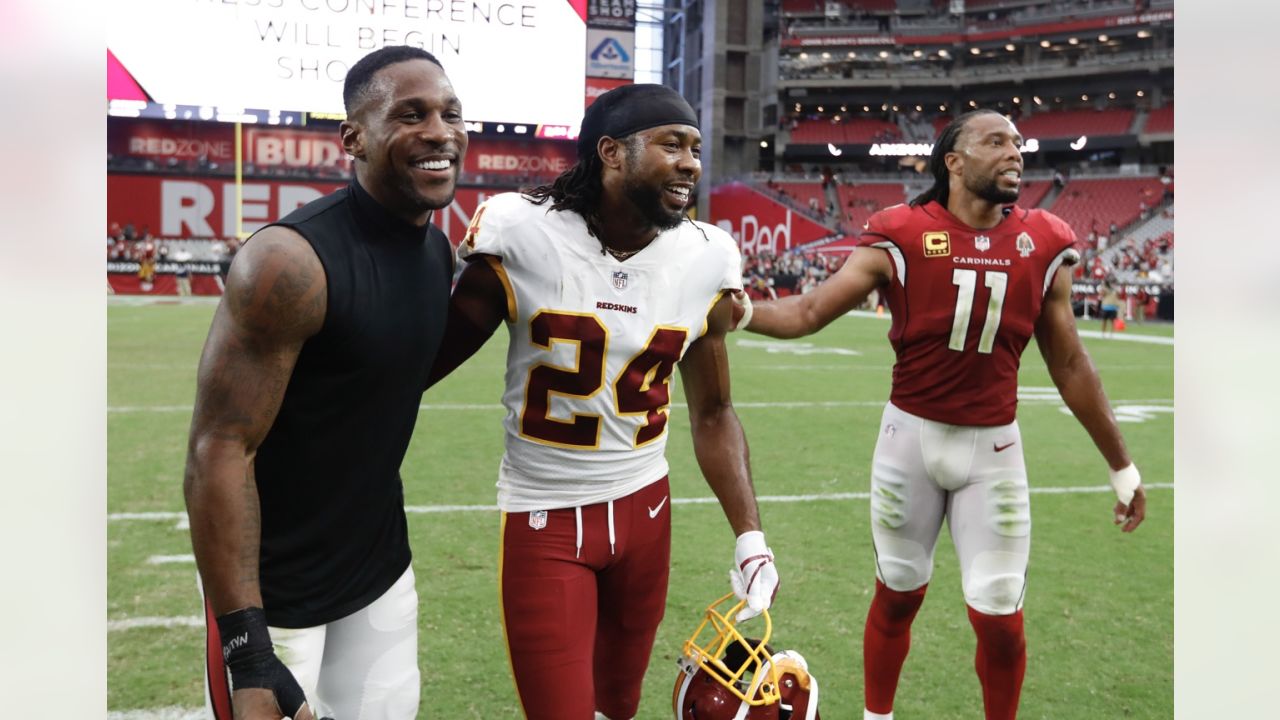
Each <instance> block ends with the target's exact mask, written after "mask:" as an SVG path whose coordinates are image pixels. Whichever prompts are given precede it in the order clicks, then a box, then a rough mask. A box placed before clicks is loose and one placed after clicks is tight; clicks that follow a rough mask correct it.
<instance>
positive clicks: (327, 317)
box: [184, 46, 467, 720]
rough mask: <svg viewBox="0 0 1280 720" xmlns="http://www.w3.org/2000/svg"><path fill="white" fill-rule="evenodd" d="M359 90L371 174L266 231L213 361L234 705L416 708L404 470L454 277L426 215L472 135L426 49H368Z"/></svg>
mask: <svg viewBox="0 0 1280 720" xmlns="http://www.w3.org/2000/svg"><path fill="white" fill-rule="evenodd" d="M343 100H344V102H345V104H346V110H347V120H346V121H345V122H344V123H343V124H342V126H341V134H342V143H343V147H344V148H345V149H346V151H347V152H348V153H349V154H350V155H351V156H352V157H354V158H355V163H354V167H355V178H354V180H353V181H352V183H351V184H350V186H348V187H346V188H344V189H342V190H339V191H337V192H335V193H333V194H331V195H328V196H326V197H324V198H321V199H319V200H316V201H315V202H312V203H310V204H308V205H306V206H304V207H302V208H299V209H298V210H296V211H295V212H293V213H290V214H289V215H288V216H286V217H285V218H283V219H281V220H280V221H278V222H276V223H274V224H272V225H270V226H268V227H266V228H264V229H262V230H261V231H259V232H258V233H256V234H255V235H254V236H253V237H252V238H250V240H249V241H248V242H247V243H246V244H245V246H244V248H243V249H242V250H241V251H240V253H239V255H238V256H237V258H236V261H235V263H234V264H233V265H232V267H231V271H230V274H229V275H228V277H227V282H226V293H225V295H224V296H223V299H222V302H221V303H220V304H219V306H218V309H217V312H216V313H215V315H214V319H213V326H212V328H211V329H210V331H209V338H208V341H207V342H206V344H205V348H204V354H203V356H202V357H201V359H200V368H199V375H198V388H197V394H196V403H195V415H194V418H193V420H192V425H191V436H190V442H189V447H188V454H187V469H186V478H185V484H184V489H185V493H186V501H187V509H188V513H189V514H190V517H191V540H192V545H193V546H194V548H195V555H196V561H197V564H198V566H199V571H200V579H201V581H202V585H203V589H204V594H205V614H206V619H207V621H208V623H209V639H208V643H207V658H206V660H207V668H208V671H207V672H208V674H207V678H206V680H207V685H208V688H209V698H208V699H209V703H210V709H211V711H212V713H213V716H214V717H215V718H217V719H218V720H223V718H226V719H227V720H230V718H231V717H232V706H233V705H234V708H235V717H237V718H241V717H243V718H280V717H282V716H286V715H287V716H292V717H293V718H295V720H296V719H299V718H301V719H305V720H311V718H313V717H315V716H316V715H317V714H332V715H334V716H336V717H337V718H340V720H356V719H357V718H362V717H363V718H373V717H377V718H412V717H414V716H416V714H417V708H418V693H419V687H420V681H419V673H418V668H417V604H418V603H417V592H416V590H415V587H414V578H413V572H412V568H411V567H410V553H409V542H408V536H407V530H406V523H405V515H404V494H403V488H402V485H401V480H400V475H399V468H400V463H401V462H402V460H403V459H404V454H405V450H406V448H407V447H408V444H409V438H410V435H411V434H412V432H413V427H414V422H415V421H416V419H417V413H418V405H419V403H420V402H421V396H422V391H423V388H424V387H426V375H427V372H428V371H429V369H430V368H431V365H432V362H433V360H434V357H435V354H436V351H437V349H438V348H439V345H440V339H441V337H442V335H443V331H444V323H445V313H446V310H447V307H448V302H449V287H450V278H451V276H452V271H453V267H452V262H453V261H452V257H453V255H452V248H451V247H450V245H449V241H448V240H447V239H446V238H445V237H444V235H443V234H442V233H441V232H440V231H439V230H438V229H436V228H435V227H434V226H432V225H431V224H430V223H429V221H430V218H431V213H432V211H433V210H438V209H441V208H445V207H447V206H448V205H449V203H450V202H452V200H453V195H454V191H455V189H456V186H457V179H458V171H459V168H460V167H461V165H462V159H463V155H464V153H465V152H466V148H467V136H466V130H465V128H464V126H463V121H462V108H461V103H460V102H459V100H458V98H457V96H456V94H455V93H454V90H453V86H452V85H451V84H450V82H449V80H448V78H447V77H446V75H445V73H444V70H443V68H442V67H441V66H440V63H439V62H438V61H437V60H436V58H435V57H433V56H432V55H431V54H430V53H427V52H425V51H423V50H420V49H415V48H410V47H403V46H399V47H388V48H383V49H381V50H378V51H376V52H374V53H371V54H370V55H368V56H366V57H365V58H364V59H362V60H361V61H360V62H358V63H356V64H355V65H354V66H352V68H351V71H350V72H349V73H348V75H347V78H346V84H345V87H344V89H343ZM273 643H274V644H273ZM228 679H229V680H230V684H229V686H228ZM313 711H314V712H313Z"/></svg>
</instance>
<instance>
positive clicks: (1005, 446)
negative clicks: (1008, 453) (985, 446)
mask: <svg viewBox="0 0 1280 720" xmlns="http://www.w3.org/2000/svg"><path fill="white" fill-rule="evenodd" d="M1017 444H1018V443H1017V442H1016V441H1015V442H1011V443H1009V444H1008V445H996V444H995V443H992V444H991V446H992V447H993V448H995V451H996V452H1001V451H1003V450H1008V449H1009V448H1011V447H1013V446H1014V445H1017Z"/></svg>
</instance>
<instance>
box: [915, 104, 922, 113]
mask: <svg viewBox="0 0 1280 720" xmlns="http://www.w3.org/2000/svg"><path fill="white" fill-rule="evenodd" d="M916 112H924V108H923V107H921V106H919V105H917V106H916Z"/></svg>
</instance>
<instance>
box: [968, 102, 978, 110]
mask: <svg viewBox="0 0 1280 720" xmlns="http://www.w3.org/2000/svg"><path fill="white" fill-rule="evenodd" d="M969 107H971V108H976V107H978V102H977V101H976V100H970V101H969Z"/></svg>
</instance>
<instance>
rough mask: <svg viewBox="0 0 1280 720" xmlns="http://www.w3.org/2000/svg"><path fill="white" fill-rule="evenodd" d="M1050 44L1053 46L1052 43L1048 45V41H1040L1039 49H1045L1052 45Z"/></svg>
mask: <svg viewBox="0 0 1280 720" xmlns="http://www.w3.org/2000/svg"><path fill="white" fill-rule="evenodd" d="M1052 44H1053V43H1050V42H1049V41H1048V40H1041V41H1040V47H1042V48H1047V47H1049V46H1050V45H1052Z"/></svg>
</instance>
